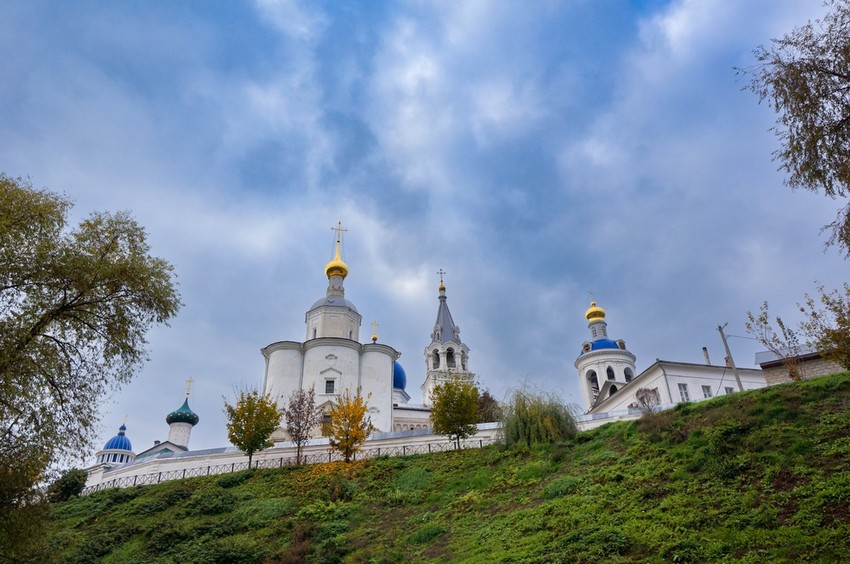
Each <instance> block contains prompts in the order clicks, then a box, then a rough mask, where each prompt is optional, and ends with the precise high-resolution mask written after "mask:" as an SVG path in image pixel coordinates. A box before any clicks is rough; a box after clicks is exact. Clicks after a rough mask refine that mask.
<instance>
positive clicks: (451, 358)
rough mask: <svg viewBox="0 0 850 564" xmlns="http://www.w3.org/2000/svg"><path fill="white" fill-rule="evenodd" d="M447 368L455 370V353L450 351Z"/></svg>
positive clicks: (447, 356) (447, 354)
mask: <svg viewBox="0 0 850 564" xmlns="http://www.w3.org/2000/svg"><path fill="white" fill-rule="evenodd" d="M446 368H455V351H454V349H449V350H447V351H446Z"/></svg>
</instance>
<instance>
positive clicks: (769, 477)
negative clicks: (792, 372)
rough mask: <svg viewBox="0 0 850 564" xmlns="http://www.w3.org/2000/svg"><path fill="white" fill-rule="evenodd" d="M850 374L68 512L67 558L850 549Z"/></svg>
mask: <svg viewBox="0 0 850 564" xmlns="http://www.w3.org/2000/svg"><path fill="white" fill-rule="evenodd" d="M848 508H850V373H846V374H840V375H835V376H829V377H824V378H820V379H817V380H812V381H807V382H803V383H799V384H789V385H783V386H776V387H772V388H767V389H764V390H757V391H753V392H746V393H741V394H735V395H732V396H723V397H718V398H715V399H713V400H710V401H706V402H703V403H700V404H698V405H684V406H681V407H679V408H676V409H675V410H671V411H668V412H664V413H661V414H657V415H655V416H652V417H650V418H648V419H643V420H640V421H636V422H621V423H613V424H610V425H606V426H604V427H601V428H599V429H595V430H592V431H588V432H584V433H580V434H578V435H577V436H576V437H575V438H574V439H572V440H570V441H567V442H564V443H559V444H556V445H551V446H546V447H536V448H532V449H528V448H525V449H516V450H508V449H504V448H500V447H497V446H493V447H485V448H483V449H480V450H466V451H461V452H447V453H437V454H431V455H418V456H409V457H395V458H382V459H377V460H372V461H362V462H356V463H352V464H348V465H346V464H343V463H332V464H322V465H315V466H306V467H301V468H284V469H280V470H255V471H252V472H242V473H237V474H232V475H226V476H218V477H208V478H198V479H192V480H185V481H179V482H169V483H165V484H160V485H156V486H144V487H139V488H133V489H125V490H110V491H104V492H99V493H96V494H93V495H90V496H87V497H84V498H79V499H73V500H70V501H68V502H66V503H63V504H60V505H57V506H55V508H54V511H53V516H52V519H51V522H50V523H49V534H48V544H49V550H50V559H51V560H54V561H59V562H100V561H103V562H122V563H125V562H181V563H183V562H299V561H304V560H308V561H312V562H340V561H343V562H364V563H365V562H411V561H414V562H446V561H465V562H487V563H488V564H490V563H496V562H562V561H567V562H571V561H572V562H587V561H596V560H602V561H606V562H664V561H669V562H690V561H722V560H726V561H742V562H760V561H795V562H796V561H846V560H847V559H850V509H848Z"/></svg>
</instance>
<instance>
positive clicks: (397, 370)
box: [393, 361, 407, 390]
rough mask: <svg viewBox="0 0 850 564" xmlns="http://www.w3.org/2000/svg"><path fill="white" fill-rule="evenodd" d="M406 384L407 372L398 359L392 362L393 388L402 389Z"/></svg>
mask: <svg viewBox="0 0 850 564" xmlns="http://www.w3.org/2000/svg"><path fill="white" fill-rule="evenodd" d="M406 386H407V374H405V373H404V368H402V367H401V364H399V363H398V361H394V362H393V388H395V389H396V390H403V389H404V388H405V387H406Z"/></svg>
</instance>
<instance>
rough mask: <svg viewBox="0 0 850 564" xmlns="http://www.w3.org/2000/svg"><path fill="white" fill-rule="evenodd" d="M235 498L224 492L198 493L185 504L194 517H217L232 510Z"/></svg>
mask: <svg viewBox="0 0 850 564" xmlns="http://www.w3.org/2000/svg"><path fill="white" fill-rule="evenodd" d="M235 503H236V499H235V497H234V496H233V495H232V494H230V493H226V492H198V493H197V494H196V495H195V497H193V498H192V499H191V500H190V501H189V503H188V504H187V508H188V509H189V511H190V512H191V513H192V514H194V515H218V514H220V513H227V512H228V511H230V510H231V509H233V505H234V504H235Z"/></svg>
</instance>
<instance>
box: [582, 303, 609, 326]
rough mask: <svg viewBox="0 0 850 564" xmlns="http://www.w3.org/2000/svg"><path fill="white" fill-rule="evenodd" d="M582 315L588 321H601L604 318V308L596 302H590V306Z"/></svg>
mask: <svg viewBox="0 0 850 564" xmlns="http://www.w3.org/2000/svg"><path fill="white" fill-rule="evenodd" d="M584 316H585V317H586V318H587V320H588V321H591V322H592V321H602V320H603V319H605V310H604V309H602V308H601V307H599V306H597V305H596V302H590V307H589V308H588V310H587V311H586V312H584Z"/></svg>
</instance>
